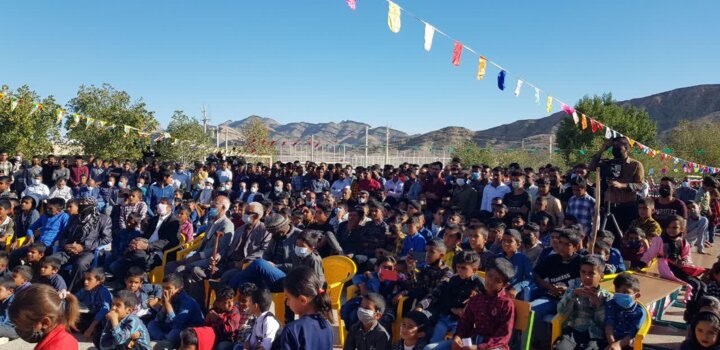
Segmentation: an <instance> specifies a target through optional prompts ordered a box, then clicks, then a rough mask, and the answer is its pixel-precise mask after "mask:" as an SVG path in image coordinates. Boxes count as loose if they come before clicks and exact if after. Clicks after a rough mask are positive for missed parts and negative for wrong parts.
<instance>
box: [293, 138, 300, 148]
mask: <svg viewBox="0 0 720 350" xmlns="http://www.w3.org/2000/svg"><path fill="white" fill-rule="evenodd" d="M298 142H300V140H297V141H295V142H293V144H292V145H293V147H295V145H297V144H298Z"/></svg>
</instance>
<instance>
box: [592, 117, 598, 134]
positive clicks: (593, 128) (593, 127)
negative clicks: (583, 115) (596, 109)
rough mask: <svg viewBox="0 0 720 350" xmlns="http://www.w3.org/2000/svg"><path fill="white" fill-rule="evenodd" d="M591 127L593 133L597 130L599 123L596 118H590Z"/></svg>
mask: <svg viewBox="0 0 720 350" xmlns="http://www.w3.org/2000/svg"><path fill="white" fill-rule="evenodd" d="M590 127H591V128H592V132H593V134H594V133H595V132H596V131H597V129H598V126H597V123H595V119H593V118H590Z"/></svg>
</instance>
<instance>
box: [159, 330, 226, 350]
mask: <svg viewBox="0 0 720 350" xmlns="http://www.w3.org/2000/svg"><path fill="white" fill-rule="evenodd" d="M179 337H180V347H179V348H178V349H179V350H210V349H212V348H213V344H215V332H214V331H213V329H212V328H211V327H195V328H187V329H184V330H183V331H182V332H180V335H179ZM155 348H157V346H156V347H155Z"/></svg>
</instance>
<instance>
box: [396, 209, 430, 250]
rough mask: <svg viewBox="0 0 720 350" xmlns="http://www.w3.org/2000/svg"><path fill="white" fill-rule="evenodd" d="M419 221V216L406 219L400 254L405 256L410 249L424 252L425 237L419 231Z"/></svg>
mask: <svg viewBox="0 0 720 350" xmlns="http://www.w3.org/2000/svg"><path fill="white" fill-rule="evenodd" d="M421 225H422V224H421V221H420V218H419V217H416V216H413V217H411V218H410V219H409V220H408V223H407V235H406V236H405V239H404V240H403V243H402V250H401V251H400V256H406V255H408V254H409V253H410V251H414V252H424V251H425V244H427V242H426V241H425V238H424V237H423V236H422V235H421V234H420V233H419V231H418V230H419V229H420V227H421Z"/></svg>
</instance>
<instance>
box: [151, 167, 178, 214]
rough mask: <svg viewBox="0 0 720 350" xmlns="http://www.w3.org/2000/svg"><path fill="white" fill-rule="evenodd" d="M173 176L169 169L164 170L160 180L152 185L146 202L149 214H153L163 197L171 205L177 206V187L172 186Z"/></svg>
mask: <svg viewBox="0 0 720 350" xmlns="http://www.w3.org/2000/svg"><path fill="white" fill-rule="evenodd" d="M172 183H173V178H172V175H171V174H170V172H169V171H167V170H162V171H160V173H159V180H158V182H156V183H154V184H153V185H152V186H150V189H149V190H148V192H147V196H146V197H145V203H147V205H148V214H149V215H153V214H154V212H153V210H155V208H156V207H157V205H158V203H160V200H161V199H167V200H168V202H169V203H170V207H171V208H172V207H174V206H175V202H174V201H175V189H174V188H173V187H172Z"/></svg>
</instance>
